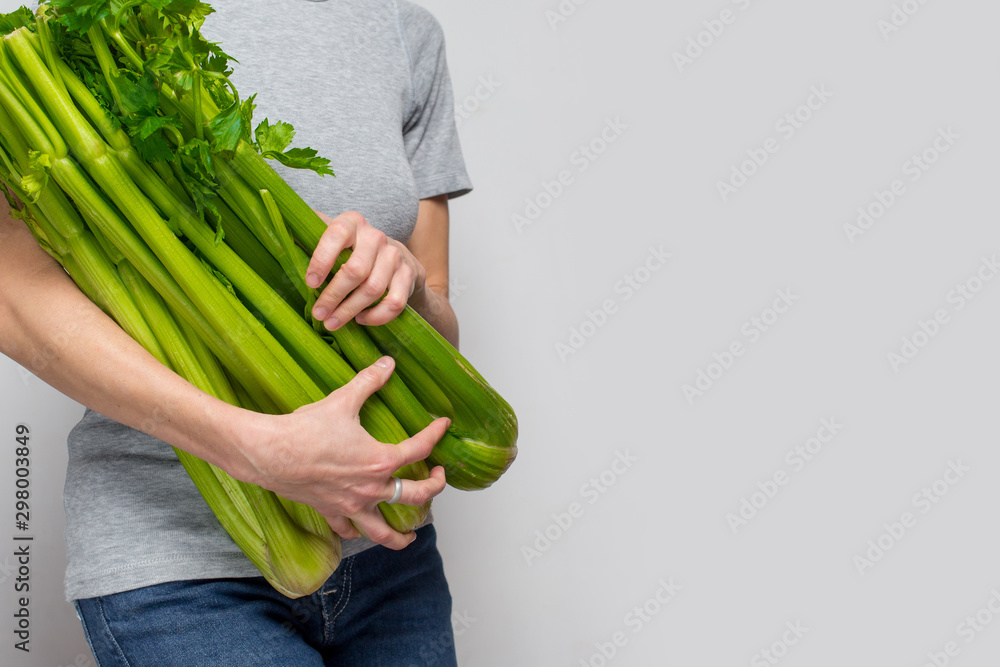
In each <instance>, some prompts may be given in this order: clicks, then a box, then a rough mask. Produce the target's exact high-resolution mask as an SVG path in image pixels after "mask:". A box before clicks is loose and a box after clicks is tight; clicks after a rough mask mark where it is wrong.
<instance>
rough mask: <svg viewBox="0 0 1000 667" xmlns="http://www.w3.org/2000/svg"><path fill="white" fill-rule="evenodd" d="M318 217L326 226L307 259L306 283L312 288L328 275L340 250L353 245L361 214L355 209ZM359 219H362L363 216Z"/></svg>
mask: <svg viewBox="0 0 1000 667" xmlns="http://www.w3.org/2000/svg"><path fill="white" fill-rule="evenodd" d="M320 217H322V218H323V219H324V220H325V221H326V223H327V228H326V230H324V232H323V235H322V236H320V238H319V242H318V243H317V244H316V249H315V250H314V251H313V254H312V257H311V258H310V259H309V266H308V267H307V268H306V285H308V286H309V287H310V288H312V289H316V288H317V287H319V286H320V285H322V284H323V281H324V280H325V279H326V277H327V276H328V275H330V271H332V270H333V265H334V263H335V262H336V261H337V257H338V256H339V255H340V253H341V251H342V250H343V249H344V248H350V247H351V246H353V245H354V239H355V237H356V236H357V229H358V218H361V214H360V213H357V212H355V211H348V212H346V213H341V214H340V215H338V216H337V217H336V218H333V219H330V218H328V217H327V216H325V215H321V216H320ZM361 219H362V220H364V218H361ZM317 319H323V318H317Z"/></svg>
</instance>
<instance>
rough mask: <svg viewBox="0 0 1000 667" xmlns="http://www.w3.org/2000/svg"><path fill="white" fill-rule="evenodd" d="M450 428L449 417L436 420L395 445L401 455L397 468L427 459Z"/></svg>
mask: <svg viewBox="0 0 1000 667" xmlns="http://www.w3.org/2000/svg"><path fill="white" fill-rule="evenodd" d="M387 379H388V378H387ZM450 426H451V420H450V419H448V418H447V417H441V418H439V419H435V420H434V421H432V422H431V423H430V424H428V425H427V426H426V427H425V428H424V429H423V430H422V431H420V432H418V433H416V434H414V435H413V436H412V437H410V438H407V439H406V440H404V441H403V442H401V443H399V444H398V445H395V449H396V451H397V452H398V453H399V454H400V455H401V463H400V464H399V465H398V466H397V468H401V467H403V466H404V465H407V464H409V463H416V462H417V461H423V460H424V459H426V458H427V457H428V456H429V455H430V453H431V450H432V449H434V445H436V444H437V442H438V440H440V439H441V438H443V437H444V434H445V433H446V432H447V431H448V427H450Z"/></svg>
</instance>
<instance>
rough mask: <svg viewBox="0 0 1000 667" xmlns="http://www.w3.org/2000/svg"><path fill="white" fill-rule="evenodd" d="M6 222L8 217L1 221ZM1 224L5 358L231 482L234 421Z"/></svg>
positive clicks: (235, 464) (22, 235)
mask: <svg viewBox="0 0 1000 667" xmlns="http://www.w3.org/2000/svg"><path fill="white" fill-rule="evenodd" d="M4 217H5V218H6V216H4ZM18 224H19V223H16V222H14V221H10V220H9V218H7V219H6V220H0V225H4V226H5V227H4V229H5V231H6V232H7V235H6V237H5V239H4V243H3V246H2V247H0V253H2V257H3V259H2V261H3V267H2V268H0V352H3V353H4V354H5V355H7V356H8V357H10V358H12V359H14V360H15V361H17V362H18V363H20V364H21V365H22V366H24V367H25V368H27V369H28V370H29V371H31V372H32V373H34V374H35V375H37V376H38V377H39V378H41V379H42V380H44V381H45V382H47V383H48V384H50V385H52V386H53V387H55V388H56V389H58V390H59V391H61V392H62V393H64V394H65V395H67V396H69V397H70V398H72V399H74V400H76V401H78V402H80V403H82V404H84V405H86V406H87V407H89V408H91V409H93V410H96V411H97V412H100V413H101V414H103V415H105V416H107V417H110V418H111V419H114V420H116V421H118V422H121V423H123V424H126V425H127V426H131V427H133V428H136V429H139V430H141V431H143V432H145V433H149V434H150V435H153V436H155V437H158V438H160V439H162V440H164V441H166V442H168V443H170V444H172V445H174V446H176V447H179V448H180V449H183V450H185V451H188V452H190V453H191V454H194V455H195V456H198V457H199V458H202V459H205V460H207V461H209V462H211V463H214V464H216V465H219V466H220V467H223V468H225V469H227V470H229V471H230V472H232V473H233V474H241V473H246V472H249V469H248V465H247V462H246V461H245V460H244V459H243V454H242V453H241V452H240V451H239V450H238V449H237V448H235V447H234V446H233V445H232V444H231V443H235V442H237V441H238V440H237V439H236V434H235V432H234V430H233V425H234V420H235V419H237V418H238V415H237V413H242V412H244V411H241V410H239V409H238V408H234V407H232V406H228V405H226V404H225V403H223V402H222V401H219V400H217V399H215V398H213V397H211V396H209V395H207V394H205V393H204V392H201V391H200V390H198V389H197V388H195V387H194V386H192V385H191V384H189V383H188V382H186V381H185V380H184V379H183V378H181V377H180V376H178V375H176V374H175V373H173V372H172V371H171V370H170V369H168V368H166V367H165V366H163V365H162V364H161V363H160V362H159V361H157V360H156V359H155V358H154V357H152V356H151V355H150V354H149V353H147V352H146V351H145V350H144V349H143V348H142V347H141V346H140V345H139V344H138V343H136V342H135V341H134V340H132V338H131V337H129V336H128V335H127V334H126V333H125V332H124V331H123V330H122V329H121V328H120V327H119V326H118V325H117V324H116V323H115V322H114V321H112V320H111V319H110V318H109V317H108V316H107V315H105V314H104V313H103V312H102V311H101V310H100V309H99V308H97V306H95V305H94V304H93V303H92V302H91V301H90V300H89V299H87V298H86V297H85V296H84V295H83V293H82V292H80V290H79V288H77V287H76V285H74V284H73V282H72V281H71V280H70V279H69V277H68V276H67V275H66V274H65V272H64V271H63V270H62V268H61V267H59V265H58V264H56V263H55V262H54V261H53V260H52V259H51V258H49V257H48V256H47V255H45V254H44V253H42V252H41V250H40V249H39V248H38V247H37V244H35V242H34V239H32V238H31V237H30V235H28V234H27V231H26V230H24V231H23V232H22V231H21V230H19V229H17V228H16V227H15V225H18Z"/></svg>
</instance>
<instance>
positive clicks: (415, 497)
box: [393, 466, 445, 507]
mask: <svg viewBox="0 0 1000 667" xmlns="http://www.w3.org/2000/svg"><path fill="white" fill-rule="evenodd" d="M444 487H445V478H444V468H442V467H441V466H437V467H435V468H434V469H433V470H431V474H430V477H428V478H427V479H421V480H413V479H404V480H403V495H402V497H401V498H400V499H399V504H400V505H413V506H414V507H419V506H421V505H423V504H424V503H426V502H427V501H428V500H430V499H431V498H433V497H434V496H436V495H438V494H439V493H441V492H442V491H444ZM393 490H395V489H393Z"/></svg>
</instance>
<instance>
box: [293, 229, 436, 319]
mask: <svg viewBox="0 0 1000 667" xmlns="http://www.w3.org/2000/svg"><path fill="white" fill-rule="evenodd" d="M317 213H318V215H319V216H320V218H322V219H323V221H324V222H326V224H327V228H326V231H324V232H323V236H322V237H320V240H319V243H318V244H317V245H316V250H315V251H314V252H313V256H312V259H311V260H310V261H309V267H308V269H307V270H306V285H308V286H309V287H310V288H312V289H316V288H317V287H319V286H320V285H322V284H323V281H324V280H326V278H327V277H328V276H329V275H330V271H331V270H332V269H333V265H334V263H335V262H336V261H337V256H338V255H340V253H341V251H343V250H344V249H345V248H352V249H353V250H352V253H351V258H350V259H349V260H347V262H345V263H344V265H343V266H342V267H341V268H340V269H339V270H338V271H337V273H335V274H334V276H333V279H332V280H330V283H329V284H328V285H327V286H326V289H324V290H323V292H322V293H321V294H320V296H319V298H317V299H316V303H315V305H314V306H313V309H312V315H313V317H315V318H316V319H317V320H320V321H322V322H323V323H324V324H325V326H326V328H327V329H329V330H330V331H333V330H335V329H338V328H340V327H341V326H342V325H343V324H344V323H345V322H349V321H350V320H351V319H355V320H356V321H357V322H358V324H364V325H369V326H378V325H380V324H385V323H386V322H388V321H390V320H392V319H393V318H395V317H396V316H397V315H399V314H400V313H401V312H403V309H404V308H405V307H406V302H407V301H408V300H409V298H410V297H411V296H413V295H414V294H418V293H419V292H421V291H422V290H423V289H424V283H425V281H426V279H427V272H426V270H425V269H424V267H423V265H421V263H420V262H419V261H417V258H416V257H414V256H413V253H411V252H410V251H409V250H408V249H407V247H406V246H405V245H403V244H402V243H400V242H399V241H396V240H394V239H391V238H389V237H387V236H386V235H385V233H383V232H381V231H379V230H378V229H375V228H374V227H372V226H371V225H370V224H368V221H367V220H365V218H364V216H362V215H361V214H360V213H358V212H356V211H348V212H346V213H341V214H340V215H338V216H337V217H336V218H330V217H328V216H326V215H323V214H322V213H319V212H318V211H317ZM386 290H388V293H386ZM383 295H385V296H384V297H383ZM380 298H381V299H382V300H381V301H379V302H378V304H377V305H375V306H374V307H372V308H369V306H371V305H372V304H373V303H375V302H376V301H378V300H379V299H380Z"/></svg>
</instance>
